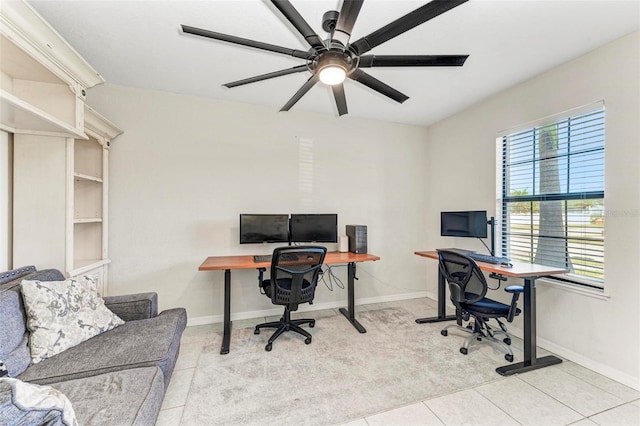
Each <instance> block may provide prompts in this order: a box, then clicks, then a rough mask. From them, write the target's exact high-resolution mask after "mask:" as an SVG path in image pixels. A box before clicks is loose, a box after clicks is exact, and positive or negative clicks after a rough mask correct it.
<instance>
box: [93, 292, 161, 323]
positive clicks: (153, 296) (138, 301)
mask: <svg viewBox="0 0 640 426" xmlns="http://www.w3.org/2000/svg"><path fill="white" fill-rule="evenodd" d="M104 304H105V305H106V307H107V308H109V310H111V312H113V313H114V314H116V315H117V316H119V317H120V318H122V320H124V321H135V320H141V319H147V318H153V317H155V316H157V315H158V294H157V293H137V294H125V295H123V296H106V297H104Z"/></svg>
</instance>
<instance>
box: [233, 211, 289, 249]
mask: <svg viewBox="0 0 640 426" xmlns="http://www.w3.org/2000/svg"><path fill="white" fill-rule="evenodd" d="M288 242H289V215H288V214H241V215H240V244H258V243H288Z"/></svg>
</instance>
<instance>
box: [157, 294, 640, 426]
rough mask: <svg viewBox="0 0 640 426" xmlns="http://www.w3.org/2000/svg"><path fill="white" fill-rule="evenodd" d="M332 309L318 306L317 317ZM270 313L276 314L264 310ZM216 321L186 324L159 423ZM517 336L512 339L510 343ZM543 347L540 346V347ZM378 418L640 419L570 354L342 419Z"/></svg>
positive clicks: (173, 422) (492, 421)
mask: <svg viewBox="0 0 640 426" xmlns="http://www.w3.org/2000/svg"><path fill="white" fill-rule="evenodd" d="M425 305H428V306H430V307H432V308H433V307H434V306H435V304H434V302H433V301H432V300H430V299H413V300H410V301H399V302H389V303H382V304H373V305H365V306H359V307H358V308H357V310H360V311H362V310H375V309H381V308H384V307H393V306H402V307H403V308H411V307H414V310H415V311H416V312H417V313H419V312H418V311H419V309H420V308H422V307H424V306H425ZM336 314H338V313H337V310H333V309H329V310H326V312H319V311H318V312H316V317H319V316H323V315H336ZM266 320H267V321H273V320H277V318H266ZM264 321H265V318H256V319H253V320H245V321H234V328H243V327H252V326H253V325H255V324H257V323H260V322H264ZM220 328H221V325H220V324H211V325H206V326H197V327H188V328H187V330H186V331H185V333H184V335H183V338H182V346H181V349H180V356H179V358H178V361H177V364H176V368H175V370H174V373H173V377H172V378H171V383H170V384H169V388H168V390H167V393H166V395H165V399H164V402H163V405H162V410H161V411H160V415H159V417H158V421H157V423H156V425H157V426H179V425H181V426H191V425H186V424H181V419H182V413H183V409H184V405H185V403H186V401H187V396H188V394H189V391H190V385H191V381H192V379H193V376H194V372H195V370H196V369H197V368H198V358H199V356H200V354H201V352H202V345H203V343H202V342H203V339H205V338H206V336H208V335H210V334H211V333H215V332H218V331H219V329H220ZM515 344H516V342H514V345H515ZM540 354H544V351H543V350H540V351H539V355H540ZM378 425H385V426H389V425H402V426H408V425H447V426H449V425H451V426H454V425H491V426H494V425H495V426H499V425H532V426H534V425H535V426H537V425H544V426H553V425H575V426H589V425H591V426H593V425H601V426H624V425H634V426H640V392H638V391H636V390H634V389H631V388H629V387H627V386H624V385H622V384H620V383H617V382H615V381H613V380H611V379H609V378H607V377H604V376H602V375H600V374H598V373H595V372H593V371H591V370H588V369H586V368H584V367H581V366H579V365H577V364H575V363H572V362H570V361H565V362H563V363H562V364H559V365H556V366H552V367H547V368H544V369H541V370H536V371H532V372H528V373H524V374H520V375H516V376H511V377H502V376H498V375H496V380H495V381H493V382H490V383H486V384H483V385H481V386H477V387H475V388H472V389H466V390H463V391H459V392H455V393H451V394H447V395H441V396H438V397H436V398H432V399H427V400H424V401H421V402H418V403H414V404H410V405H406V406H403V407H398V408H396V409H393V410H388V411H384V412H380V413H371V415H369V416H367V417H364V418H361V419H356V420H354V421H351V422H348V423H345V424H343V426H378Z"/></svg>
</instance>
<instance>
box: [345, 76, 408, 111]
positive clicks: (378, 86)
mask: <svg viewBox="0 0 640 426" xmlns="http://www.w3.org/2000/svg"><path fill="white" fill-rule="evenodd" d="M349 78H350V79H352V80H355V81H357V82H358V83H362V84H364V85H365V86H367V87H369V88H370V89H373V90H375V91H376V92H378V93H381V94H383V95H385V96H387V97H389V98H391V99H393V100H394V101H396V102H399V103H403V102H404V101H406V100H407V99H409V97H408V96H407V95H405V94H404V93H402V92H399V91H397V90H396V89H394V88H393V87H391V86H389V85H387V84H385V83H383V82H381V81H380V80H378V79H377V78H375V77H372V76H370V75H369V74H367V73H366V72H364V71H362V70H360V69H356V70H355V71H353V72H352V73H351V74H349Z"/></svg>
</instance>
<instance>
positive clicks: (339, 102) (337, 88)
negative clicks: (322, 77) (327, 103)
mask: <svg viewBox="0 0 640 426" xmlns="http://www.w3.org/2000/svg"><path fill="white" fill-rule="evenodd" d="M331 90H332V91H333V97H334V98H335V100H336V106H337V107H338V115H341V116H342V115H345V114H348V113H349V111H348V110H347V98H346V97H345V96H344V85H343V84H342V83H340V84H334V85H333V86H331Z"/></svg>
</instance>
